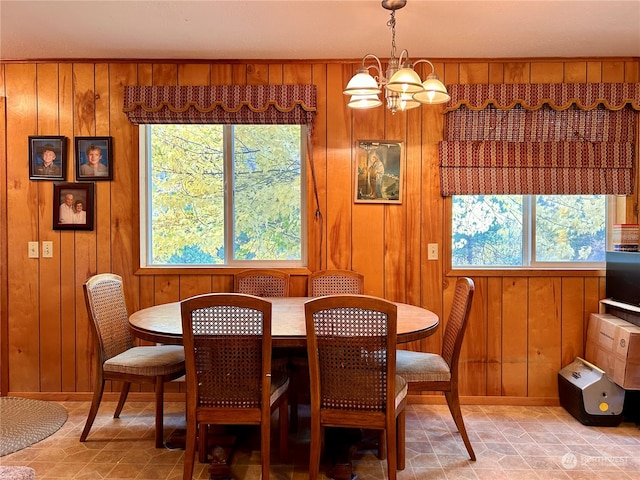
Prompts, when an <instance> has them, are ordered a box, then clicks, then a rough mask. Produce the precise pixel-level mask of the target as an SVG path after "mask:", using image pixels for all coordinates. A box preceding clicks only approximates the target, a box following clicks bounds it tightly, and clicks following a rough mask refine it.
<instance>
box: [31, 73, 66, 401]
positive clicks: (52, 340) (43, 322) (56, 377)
mask: <svg viewBox="0 0 640 480" xmlns="http://www.w3.org/2000/svg"><path fill="white" fill-rule="evenodd" d="M36 82H37V83H36V92H37V97H36V102H37V112H38V113H37V115H38V120H37V121H38V133H39V134H40V135H59V134H60V133H61V129H60V112H59V109H58V105H60V101H59V82H58V65H57V64H54V63H51V64H42V65H38V66H37V78H36ZM65 154H66V152H65ZM53 183H54V182H49V181H38V182H35V181H34V182H33V185H34V186H37V189H38V194H37V200H38V225H37V230H38V235H37V237H36V239H37V240H39V241H45V240H48V241H53V244H54V248H55V247H58V246H59V242H58V239H59V235H56V234H53V232H52V218H51V212H52V209H53V208H54V206H53ZM50 232H51V233H50ZM39 245H40V246H41V245H42V244H41V243H40V244H39ZM40 250H41V249H40ZM37 262H38V266H39V270H40V271H39V285H40V286H41V288H40V289H39V294H40V298H39V302H38V305H37V306H38V310H39V311H38V315H39V319H40V322H39V323H40V328H39V330H38V332H39V336H40V339H39V342H38V345H39V349H40V355H39V361H40V388H41V389H42V390H44V391H51V392H58V391H60V389H61V381H62V380H61V379H62V373H61V370H62V363H61V362H60V358H61V330H62V328H61V323H60V322H61V318H60V256H59V255H55V256H54V258H42V257H41V258H40V260H37ZM42 286H46V287H45V288H42Z"/></svg>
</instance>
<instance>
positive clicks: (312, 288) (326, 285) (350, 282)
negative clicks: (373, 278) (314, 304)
mask: <svg viewBox="0 0 640 480" xmlns="http://www.w3.org/2000/svg"><path fill="white" fill-rule="evenodd" d="M307 292H308V294H309V296H310V297H321V296H322V295H340V294H353V295H362V294H363V293H364V275H362V274H361V273H358V272H354V271H353V270H319V271H317V272H313V273H312V274H311V275H309V277H308V281H307Z"/></svg>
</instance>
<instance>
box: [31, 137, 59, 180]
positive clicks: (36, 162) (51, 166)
mask: <svg viewBox="0 0 640 480" xmlns="http://www.w3.org/2000/svg"><path fill="white" fill-rule="evenodd" d="M66 160H67V137H35V136H30V137H29V178H30V179H31V180H64V179H65V172H66V171H67V170H66Z"/></svg>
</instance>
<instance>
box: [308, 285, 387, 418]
mask: <svg viewBox="0 0 640 480" xmlns="http://www.w3.org/2000/svg"><path fill="white" fill-rule="evenodd" d="M305 316H306V326H307V351H308V355H309V377H310V384H311V402H312V403H311V404H312V411H313V405H314V404H315V405H319V408H320V409H324V408H328V409H338V410H340V409H342V410H363V411H370V412H371V411H380V412H385V411H393V409H394V408H395V369H396V359H395V352H396V330H397V326H396V323H397V307H396V305H395V304H393V303H391V302H388V301H386V300H383V299H380V298H376V297H369V296H364V295H336V296H331V297H319V298H317V299H314V300H309V301H308V302H307V303H306V304H305ZM314 385H315V387H314Z"/></svg>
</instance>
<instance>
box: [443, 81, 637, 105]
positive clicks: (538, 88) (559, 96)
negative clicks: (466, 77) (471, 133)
mask: <svg viewBox="0 0 640 480" xmlns="http://www.w3.org/2000/svg"><path fill="white" fill-rule="evenodd" d="M447 90H448V91H449V94H450V95H451V100H450V101H449V103H448V104H447V109H446V110H445V111H446V112H449V111H452V110H456V109H458V108H460V107H462V106H465V107H467V108H468V109H470V110H482V109H485V108H487V107H488V106H492V107H494V108H497V109H500V110H507V109H510V108H513V107H514V106H516V105H520V106H522V107H523V108H525V109H527V110H537V109H539V108H541V107H542V106H543V105H548V106H549V107H550V108H552V109H554V110H566V109H568V108H569V107H572V106H574V107H577V108H579V109H581V110H592V109H594V108H596V107H597V106H598V105H604V106H605V107H606V108H607V109H608V110H621V109H623V108H624V107H626V106H629V107H631V108H633V109H634V110H640V83H551V84H548V83H544V84H543V83H531V84H507V85H505V84H481V85H447Z"/></svg>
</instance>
